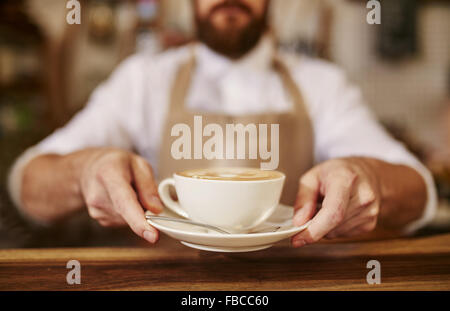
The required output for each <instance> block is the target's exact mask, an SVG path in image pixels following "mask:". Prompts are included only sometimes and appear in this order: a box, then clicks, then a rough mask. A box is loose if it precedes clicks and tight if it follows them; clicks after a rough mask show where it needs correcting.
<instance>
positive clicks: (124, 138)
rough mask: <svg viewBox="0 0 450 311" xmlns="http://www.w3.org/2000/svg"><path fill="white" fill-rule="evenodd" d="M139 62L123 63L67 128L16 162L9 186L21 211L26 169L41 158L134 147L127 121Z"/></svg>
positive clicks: (43, 141)
mask: <svg viewBox="0 0 450 311" xmlns="http://www.w3.org/2000/svg"><path fill="white" fill-rule="evenodd" d="M135 63H136V62H135V61H134V60H133V59H129V60H127V61H125V62H124V63H123V64H121V65H120V66H119V67H118V68H117V69H116V71H114V72H113V73H112V75H111V76H110V78H109V79H108V80H107V81H106V82H104V83H102V84H101V85H100V86H99V87H97V89H96V90H95V91H94V92H93V93H92V95H91V97H90V99H89V101H88V103H87V105H86V106H85V107H84V108H83V109H82V110H81V111H79V112H78V113H77V114H76V115H75V116H74V117H73V118H72V119H71V120H70V121H69V122H68V123H67V124H66V125H65V126H64V127H62V128H59V129H57V130H56V131H54V132H53V133H52V134H51V135H49V136H48V137H46V138H45V139H44V140H42V141H41V142H39V143H38V144H37V145H35V146H32V147H30V148H29V149H27V150H26V151H25V152H24V153H23V154H22V155H21V156H19V158H18V159H17V160H16V161H15V163H14V164H13V166H12V168H11V170H10V174H9V178H8V187H9V192H10V196H11V198H12V200H13V202H14V203H15V205H16V206H17V207H18V208H19V211H21V205H22V204H21V200H20V194H21V184H22V175H23V170H24V168H25V167H26V165H27V164H28V163H29V162H30V161H31V160H32V159H34V158H35V157H37V156H38V155H42V154H48V153H56V154H68V153H71V152H74V151H77V150H81V149H84V148H88V147H117V148H122V149H131V148H132V146H133V141H132V137H131V135H130V131H129V130H128V129H127V128H126V124H125V123H126V122H125V121H124V119H125V118H126V113H127V111H129V110H130V105H131V103H130V102H131V99H130V97H131V95H130V93H132V94H133V92H134V91H135V90H133V89H132V88H133V87H134V85H133V81H132V77H134V78H135V77H136V75H134V74H133V71H134V70H136V64H135ZM134 94H136V93H135V92H134ZM22 215H23V213H22ZM23 216H26V215H23Z"/></svg>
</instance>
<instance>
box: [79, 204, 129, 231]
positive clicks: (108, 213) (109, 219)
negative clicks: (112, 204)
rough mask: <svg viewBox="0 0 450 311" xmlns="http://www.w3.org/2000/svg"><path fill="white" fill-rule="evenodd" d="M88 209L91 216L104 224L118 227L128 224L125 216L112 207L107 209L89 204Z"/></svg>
mask: <svg viewBox="0 0 450 311" xmlns="http://www.w3.org/2000/svg"><path fill="white" fill-rule="evenodd" d="M87 209H88V213H89V216H90V217H91V218H92V219H95V220H96V221H98V222H99V223H100V224H101V225H102V226H106V227H112V226H114V227H118V226H123V225H126V221H125V220H124V219H123V217H122V216H120V215H119V214H117V213H116V212H115V211H114V210H113V209H112V208H111V209H108V210H105V209H101V208H98V207H95V206H88V207H87Z"/></svg>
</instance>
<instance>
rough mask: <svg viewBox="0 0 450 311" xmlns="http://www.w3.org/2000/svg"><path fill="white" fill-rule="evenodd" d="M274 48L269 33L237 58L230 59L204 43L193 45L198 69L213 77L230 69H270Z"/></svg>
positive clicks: (221, 74)
mask: <svg viewBox="0 0 450 311" xmlns="http://www.w3.org/2000/svg"><path fill="white" fill-rule="evenodd" d="M274 50H275V49H274V40H273V38H272V37H271V36H270V35H269V34H265V35H263V36H262V37H261V39H260V40H259V42H258V44H257V45H256V46H255V47H254V48H253V49H252V50H250V51H249V52H248V53H247V54H246V55H244V56H243V57H241V58H239V59H237V60H232V59H230V58H228V57H226V56H224V55H221V54H219V53H217V52H215V51H213V50H211V49H210V48H209V47H208V46H206V45H205V44H204V43H197V44H196V45H195V55H196V62H197V66H198V69H199V70H200V71H201V72H202V73H205V74H207V75H208V76H213V77H214V76H215V77H217V76H223V75H224V74H226V73H227V72H228V71H230V70H236V69H241V68H242V69H246V70H251V71H264V70H267V69H270V67H271V64H272V58H273V55H274Z"/></svg>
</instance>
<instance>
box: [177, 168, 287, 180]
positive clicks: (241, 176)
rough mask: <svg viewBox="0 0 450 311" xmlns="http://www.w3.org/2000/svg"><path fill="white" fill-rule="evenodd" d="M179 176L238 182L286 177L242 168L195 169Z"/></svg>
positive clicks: (265, 171)
mask: <svg viewBox="0 0 450 311" xmlns="http://www.w3.org/2000/svg"><path fill="white" fill-rule="evenodd" d="M177 175H180V176H184V177H190V178H196V179H207V180H236V181H255V180H268V179H277V178H281V177H283V176H284V174H283V173H280V172H278V171H268V170H260V169H257V168H242V167H229V168H225V167H220V168H205V169H193V170H187V171H183V172H180V173H177Z"/></svg>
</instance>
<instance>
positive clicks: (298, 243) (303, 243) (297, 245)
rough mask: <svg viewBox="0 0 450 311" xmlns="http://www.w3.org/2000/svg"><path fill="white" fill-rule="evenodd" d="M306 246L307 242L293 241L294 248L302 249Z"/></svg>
mask: <svg viewBox="0 0 450 311" xmlns="http://www.w3.org/2000/svg"><path fill="white" fill-rule="evenodd" d="M305 244H306V242H305V240H294V241H292V246H294V247H302V246H303V245H305Z"/></svg>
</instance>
